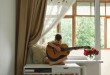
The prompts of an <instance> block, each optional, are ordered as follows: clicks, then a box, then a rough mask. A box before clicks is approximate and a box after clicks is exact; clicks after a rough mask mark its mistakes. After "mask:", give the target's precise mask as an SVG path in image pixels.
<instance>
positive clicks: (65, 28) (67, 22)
mask: <svg viewBox="0 0 110 75" xmlns="http://www.w3.org/2000/svg"><path fill="white" fill-rule="evenodd" d="M60 32H61V34H62V37H63V39H62V42H63V43H66V44H67V45H68V46H72V19H62V20H61V31H60Z"/></svg>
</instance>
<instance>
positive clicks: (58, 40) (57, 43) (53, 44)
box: [44, 34, 91, 65]
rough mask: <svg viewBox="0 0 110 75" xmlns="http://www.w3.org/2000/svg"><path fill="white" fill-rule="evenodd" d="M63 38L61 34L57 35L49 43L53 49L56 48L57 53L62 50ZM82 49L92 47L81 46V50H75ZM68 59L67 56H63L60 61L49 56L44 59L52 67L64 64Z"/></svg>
mask: <svg viewBox="0 0 110 75" xmlns="http://www.w3.org/2000/svg"><path fill="white" fill-rule="evenodd" d="M61 40H62V36H61V35H60V34H56V35H55V39H54V41H51V42H48V45H49V46H50V47H52V48H54V49H55V50H56V51H57V52H60V51H61V48H60V47H59V46H60V45H61V44H62V43H61ZM80 48H91V47H90V46H81V47H79V48H77V47H76V48H75V49H80ZM66 59H67V55H61V56H60V57H59V58H58V59H54V60H53V59H51V58H50V57H49V56H48V54H47V57H46V58H45V59H44V61H45V62H47V63H49V64H50V65H54V64H64V61H65V60H66Z"/></svg>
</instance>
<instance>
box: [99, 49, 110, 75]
mask: <svg viewBox="0 0 110 75" xmlns="http://www.w3.org/2000/svg"><path fill="white" fill-rule="evenodd" d="M101 59H102V60H103V63H102V64H101V75H110V50H102V51H101Z"/></svg>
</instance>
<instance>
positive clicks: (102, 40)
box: [100, 17, 105, 48]
mask: <svg viewBox="0 0 110 75" xmlns="http://www.w3.org/2000/svg"><path fill="white" fill-rule="evenodd" d="M104 19H105V18H104V17H101V18H100V25H101V48H104Z"/></svg>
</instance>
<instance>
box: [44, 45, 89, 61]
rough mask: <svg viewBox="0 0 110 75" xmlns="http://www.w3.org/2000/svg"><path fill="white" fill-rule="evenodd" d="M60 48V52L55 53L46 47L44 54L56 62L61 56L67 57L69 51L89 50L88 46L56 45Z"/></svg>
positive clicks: (52, 49) (54, 50)
mask: <svg viewBox="0 0 110 75" xmlns="http://www.w3.org/2000/svg"><path fill="white" fill-rule="evenodd" d="M57 46H58V47H60V48H61V51H57V50H56V49H55V48H53V47H51V46H49V45H47V47H46V54H47V57H48V58H50V59H51V60H58V59H59V58H60V57H61V56H67V55H69V53H70V51H71V50H77V49H81V48H90V46H79V47H68V46H67V45H66V44H61V45H57Z"/></svg>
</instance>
